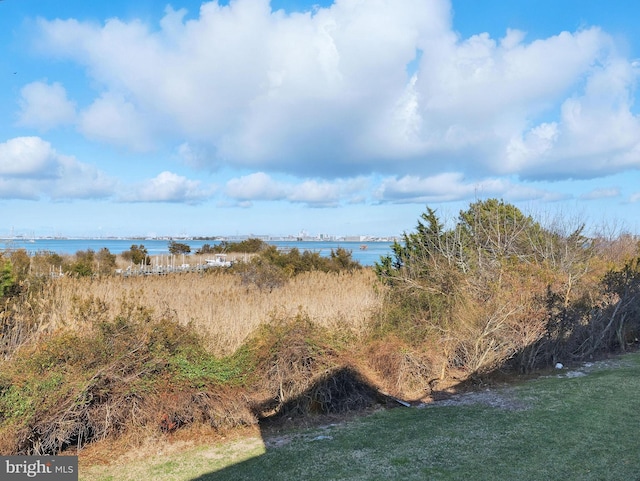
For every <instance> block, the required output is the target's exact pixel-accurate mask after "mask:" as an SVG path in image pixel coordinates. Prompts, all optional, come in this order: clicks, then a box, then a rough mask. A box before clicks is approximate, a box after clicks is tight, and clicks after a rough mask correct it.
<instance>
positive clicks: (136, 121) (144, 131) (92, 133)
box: [79, 93, 153, 151]
mask: <svg viewBox="0 0 640 481" xmlns="http://www.w3.org/2000/svg"><path fill="white" fill-rule="evenodd" d="M79 124H80V125H79V128H80V131H81V132H82V133H84V134H85V135H86V136H87V137H89V138H91V139H96V140H101V141H104V142H110V143H114V144H116V145H126V146H129V147H130V148H131V149H133V150H135V151H148V150H152V149H153V143H152V140H151V138H150V134H149V132H148V130H149V125H148V124H147V122H146V121H145V119H144V118H143V116H142V115H141V114H140V113H139V112H138V110H137V108H136V106H135V105H134V104H133V103H131V102H129V101H127V100H126V99H125V98H124V97H123V96H122V95H118V94H113V93H105V94H103V95H102V96H101V97H100V98H98V99H96V100H95V101H94V102H93V104H91V106H89V107H88V108H87V109H86V110H84V111H83V112H82V114H81V115H80V121H79Z"/></svg>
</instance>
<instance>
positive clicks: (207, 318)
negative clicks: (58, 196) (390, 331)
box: [21, 269, 384, 355]
mask: <svg viewBox="0 0 640 481" xmlns="http://www.w3.org/2000/svg"><path fill="white" fill-rule="evenodd" d="M383 291H384V289H382V288H381V287H380V285H379V284H378V283H377V281H376V278H375V274H374V273H373V272H372V270H371V269H362V270H358V271H354V272H352V273H322V272H309V273H305V274H302V275H299V276H296V277H295V278H293V279H291V280H290V281H289V282H287V283H286V284H285V285H284V286H283V287H280V288H277V289H273V290H266V289H265V290H260V289H257V288H256V287H255V286H246V285H242V283H241V280H240V278H239V277H238V276H235V275H230V274H227V273H224V272H210V273H205V274H195V273H186V274H171V275H167V276H148V277H143V276H139V277H127V278H125V277H119V276H113V277H100V278H96V279H92V280H88V279H86V278H73V277H64V278H60V279H57V280H55V282H52V283H50V284H49V285H48V286H47V287H46V288H45V290H44V292H43V295H42V296H41V297H40V298H37V299H34V300H33V301H32V302H31V303H30V304H27V305H24V306H22V309H24V312H22V313H21V314H22V315H23V316H24V318H25V319H31V322H33V320H34V317H35V320H36V322H37V324H38V331H39V332H54V331H57V330H60V329H71V330H75V329H80V330H82V329H84V328H85V327H86V325H85V323H86V322H88V321H93V320H95V319H96V318H97V317H99V316H103V317H104V319H112V318H114V317H115V316H116V315H117V314H118V312H119V310H120V309H121V308H122V306H123V303H127V304H130V305H135V306H143V307H145V308H148V309H152V310H153V312H155V313H156V314H163V313H170V314H171V317H172V318H174V319H177V320H178V321H179V322H180V324H183V325H187V324H190V325H191V326H192V327H193V329H195V331H196V332H197V333H198V334H200V335H202V336H203V337H204V339H206V344H207V348H208V349H209V350H210V352H212V353H213V354H216V355H226V354H230V353H231V352H233V351H234V350H235V349H236V348H238V347H239V346H240V345H241V344H242V342H243V341H244V340H245V339H246V338H247V336H249V335H250V334H251V333H252V332H253V331H255V329H256V328H257V327H258V326H259V325H260V324H262V323H264V322H267V321H269V320H270V319H273V318H275V317H279V318H287V317H291V316H294V315H296V314H298V313H303V314H305V315H307V316H308V317H309V319H311V320H312V321H313V322H314V323H315V324H318V325H320V326H324V327H337V326H340V327H342V328H347V329H349V330H350V331H351V332H352V333H353V334H356V335H359V334H361V333H362V332H363V330H364V329H365V326H366V325H367V322H368V317H369V316H370V314H371V313H372V312H373V311H374V310H376V309H378V308H379V307H380V305H381V303H382V298H383ZM83 306H84V307H83ZM34 314H35V316H34Z"/></svg>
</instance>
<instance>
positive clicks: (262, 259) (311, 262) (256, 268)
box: [233, 245, 362, 290]
mask: <svg viewBox="0 0 640 481" xmlns="http://www.w3.org/2000/svg"><path fill="white" fill-rule="evenodd" d="M361 268H362V266H361V265H360V263H359V262H358V261H355V260H353V259H352V258H351V252H350V251H348V250H346V249H343V248H341V247H339V248H337V249H336V250H333V249H332V250H331V253H330V255H329V257H323V256H321V255H320V253H319V252H312V251H303V252H302V253H301V252H300V250H298V249H297V248H293V249H290V250H288V251H284V252H283V251H281V250H278V248H277V247H276V246H271V245H270V246H265V247H263V248H262V249H261V250H260V252H259V253H258V254H257V255H256V256H253V257H252V258H251V259H250V260H249V261H248V262H245V263H239V264H236V265H235V266H234V268H233V269H234V272H236V273H237V274H238V275H240V277H241V278H242V282H243V283H244V284H248V285H255V286H257V287H258V288H260V289H267V290H271V289H274V288H276V287H280V286H282V285H283V284H284V283H285V282H286V280H287V279H289V278H291V277H293V276H296V275H299V274H301V273H303V272H311V271H319V272H342V271H346V272H351V271H353V270H355V269H361Z"/></svg>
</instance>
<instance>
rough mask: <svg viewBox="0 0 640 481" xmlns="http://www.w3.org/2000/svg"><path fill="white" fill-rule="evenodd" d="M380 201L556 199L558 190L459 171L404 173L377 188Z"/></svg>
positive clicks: (422, 202) (430, 201) (431, 201)
mask: <svg viewBox="0 0 640 481" xmlns="http://www.w3.org/2000/svg"><path fill="white" fill-rule="evenodd" d="M376 197H377V198H378V200H380V201H382V202H393V203H419V204H424V203H433V202H452V201H458V200H470V199H474V198H479V197H502V198H505V199H507V200H512V201H516V200H517V201H522V200H532V199H541V200H546V201H551V200H557V199H558V194H556V193H553V192H550V191H545V190H541V189H536V188H534V187H528V186H526V184H525V185H520V184H514V183H513V182H510V181H508V180H505V179H497V178H487V179H483V180H480V181H476V182H469V181H466V180H465V177H464V175H463V174H461V173H459V172H446V173H443V174H438V175H434V176H430V177H418V176H404V177H401V178H396V177H391V178H387V179H384V180H383V182H382V183H381V185H380V187H379V188H378V189H377V191H376Z"/></svg>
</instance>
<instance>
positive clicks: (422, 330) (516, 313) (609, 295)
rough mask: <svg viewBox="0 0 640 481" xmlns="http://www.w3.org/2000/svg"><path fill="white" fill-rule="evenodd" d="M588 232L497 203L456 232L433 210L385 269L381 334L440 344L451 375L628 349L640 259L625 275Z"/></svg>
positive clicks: (467, 217)
mask: <svg viewBox="0 0 640 481" xmlns="http://www.w3.org/2000/svg"><path fill="white" fill-rule="evenodd" d="M583 232H584V225H581V224H578V225H576V226H574V227H572V228H569V226H567V225H564V224H562V223H558V222H556V223H554V224H552V225H550V226H544V225H542V224H541V223H539V222H537V221H536V220H535V219H533V218H532V217H531V216H527V215H525V214H523V213H522V212H521V211H520V210H519V209H517V208H516V207H515V206H513V205H510V204H507V203H505V202H503V201H499V200H496V199H489V200H485V201H478V202H475V203H473V204H471V205H470V207H469V209H467V210H464V211H461V212H460V214H459V216H458V219H457V221H456V222H455V223H454V224H453V225H452V227H450V228H449V229H445V228H444V223H443V222H442V221H441V220H440V219H439V218H438V217H437V215H436V212H435V211H434V210H432V209H427V211H426V212H425V213H424V214H422V216H421V218H420V220H419V221H418V225H417V227H416V230H415V232H412V233H405V234H404V235H403V237H402V241H401V242H396V243H394V245H393V246H392V254H391V255H388V256H385V257H383V258H381V259H380V262H378V263H376V266H375V270H376V273H377V274H378V277H379V278H380V279H381V280H382V282H384V283H385V284H387V285H388V286H389V287H390V294H389V297H388V302H387V305H386V307H385V309H384V310H383V312H382V313H381V314H380V315H379V316H378V317H377V318H376V320H375V323H374V332H377V333H378V334H377V335H378V336H380V335H387V334H389V333H391V332H392V333H394V335H396V336H399V338H401V339H404V340H405V342H406V343H408V345H410V346H413V347H414V348H415V347H417V346H419V345H420V344H421V343H426V342H431V344H430V349H433V346H434V345H435V346H438V347H437V349H439V350H440V352H439V353H434V356H435V357H444V358H445V359H446V364H447V369H451V370H458V371H462V372H463V373H467V374H481V373H485V372H489V371H491V370H493V369H496V368H498V367H501V366H504V365H505V364H511V365H515V366H517V367H518V368H519V369H522V370H530V369H533V368H535V367H537V366H540V365H546V364H549V363H552V362H556V361H559V360H562V361H564V362H570V361H572V360H579V359H584V358H586V357H589V356H592V355H594V354H596V353H602V352H606V351H610V350H615V349H624V343H625V342H628V340H629V339H635V338H636V332H637V331H638V327H637V324H638V322H640V321H639V320H638V316H637V312H636V311H637V302H638V295H637V292H636V287H634V286H635V283H636V282H637V281H636V275H635V272H636V270H637V261H636V260H634V261H631V262H630V263H627V264H626V265H625V266H624V267H623V268H622V270H620V267H617V266H615V265H612V264H611V263H610V262H608V260H607V259H605V258H604V252H605V250H604V249H602V246H603V242H602V241H601V239H597V238H595V239H594V238H588V237H587V236H585V235H584V233H583ZM598 246H600V249H597V248H596V247H598ZM634 309H635V310H634ZM623 313H624V314H623ZM434 340H436V341H437V342H436V343H434V342H433V341H434Z"/></svg>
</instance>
